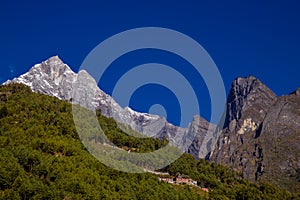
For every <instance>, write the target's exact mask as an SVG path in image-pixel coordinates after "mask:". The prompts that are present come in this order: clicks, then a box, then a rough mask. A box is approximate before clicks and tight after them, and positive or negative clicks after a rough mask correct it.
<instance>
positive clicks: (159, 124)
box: [4, 56, 214, 158]
mask: <svg viewBox="0 0 300 200" xmlns="http://www.w3.org/2000/svg"><path fill="white" fill-rule="evenodd" d="M10 83H22V84H25V85H28V86H30V88H31V89H32V91H34V92H38V93H42V94H47V95H50V96H54V97H57V98H59V99H63V100H67V101H73V102H74V103H77V104H80V105H82V106H85V107H87V108H89V109H92V110H95V109H100V110H101V112H102V114H103V115H104V116H107V117H112V118H114V119H115V120H116V121H118V122H120V123H123V124H126V125H128V126H130V127H131V128H132V129H134V130H136V131H138V132H140V133H142V134H144V135H146V136H148V137H157V138H163V137H167V138H168V139H169V140H170V142H171V143H173V144H175V145H176V146H178V145H180V146H182V147H181V149H182V150H183V151H185V152H189V153H191V154H192V155H193V156H195V158H204V157H205V156H206V154H207V153H208V152H210V151H211V149H212V147H211V145H209V144H208V142H209V139H210V138H211V137H212V134H213V132H214V130H213V127H214V126H213V125H211V126H210V129H209V130H208V127H209V125H210V124H209V123H208V122H207V121H206V120H205V119H203V118H201V117H195V118H194V120H193V121H192V122H191V124H189V126H188V127H187V128H181V127H176V126H174V125H172V124H170V123H168V122H167V121H166V119H165V118H163V117H159V116H157V115H150V114H147V113H139V112H136V111H133V110H131V109H130V108H128V107H126V108H122V107H120V105H119V104H118V103H117V102H115V100H114V99H113V98H112V97H110V96H109V95H107V94H105V93H104V92H103V91H102V90H101V89H100V88H99V87H98V85H97V83H96V81H95V80H94V79H93V77H92V76H90V75H89V74H88V73H87V72H86V71H79V72H78V74H76V73H75V72H73V71H72V70H71V69H70V67H68V66H67V65H66V64H64V63H63V62H62V61H61V59H60V58H59V57H58V56H54V57H51V58H49V59H48V60H46V61H44V62H42V63H40V64H36V65H35V66H34V67H32V68H31V69H30V71H29V72H27V73H25V74H23V75H21V76H20V77H18V78H14V79H13V80H8V81H7V82H5V83H4V84H10ZM74 88H76V90H74ZM194 137H195V139H194ZM188 144H192V145H191V146H189V145H188Z"/></svg>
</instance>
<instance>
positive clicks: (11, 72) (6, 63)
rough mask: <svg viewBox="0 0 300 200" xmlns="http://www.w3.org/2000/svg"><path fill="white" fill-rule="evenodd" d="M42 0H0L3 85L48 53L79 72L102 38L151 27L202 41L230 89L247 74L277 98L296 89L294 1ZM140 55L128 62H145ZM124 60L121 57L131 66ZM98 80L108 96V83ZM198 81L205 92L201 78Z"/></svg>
mask: <svg viewBox="0 0 300 200" xmlns="http://www.w3.org/2000/svg"><path fill="white" fill-rule="evenodd" d="M45 2H46V1H45ZM45 2H44V1H31V0H29V1H20V2H17V1H0V30H1V32H0V34H1V37H0V55H1V57H0V58H1V59H0V69H1V73H0V82H1V83H2V82H4V81H5V80H7V79H12V78H13V77H16V76H19V75H21V74H23V73H25V72H26V71H28V70H29V69H30V67H31V66H33V64H36V63H40V62H41V61H43V60H45V59H47V58H49V57H50V56H53V55H59V56H60V58H61V59H62V60H63V61H64V62H65V63H67V64H68V65H69V66H70V67H71V68H72V69H73V70H74V71H77V70H78V69H79V67H80V65H81V63H82V62H83V60H84V58H85V57H86V56H87V54H88V53H89V52H90V51H91V50H92V49H93V48H94V47H95V46H96V45H98V44H99V43H100V42H101V41H103V40H105V39H106V38H108V37H110V36H112V35H114V34H117V33H119V32H121V31H125V30H128V29H132V28H137V27H148V26H155V27H165V28H170V29H174V30H177V31H180V32H182V33H184V34H186V35H188V36H190V37H192V38H193V39H195V40H196V41H197V42H199V43H200V44H201V45H202V46H203V47H204V48H205V49H206V50H207V52H208V53H209V54H210V56H211V57H212V59H213V60H214V61H215V63H216V65H217V66H218V68H219V70H220V72H221V75H222V77H223V80H224V84H225V87H226V91H227V93H228V91H229V89H230V85H231V82H232V81H233V80H234V79H235V78H236V77H238V76H242V77H243V76H247V75H249V74H251V75H254V76H256V77H258V78H259V79H260V80H262V82H264V83H265V84H266V85H267V86H268V87H269V88H270V89H272V90H273V91H274V92H275V93H276V94H277V95H283V94H288V93H290V92H292V91H294V90H296V89H297V88H298V87H300V78H299V75H300V48H299V47H300V37H299V36H300V3H299V1H297V0H295V1H290V0H287V1H276V0H273V1H271V0H269V1H214V0H213V1H199V0H195V1H189V0H185V1H176V0H173V1H162V0H160V1H154V0H153V1H56V0H53V1H47V2H48V3H45ZM154 54H155V55H156V57H159V56H160V55H163V54H160V55H159V53H157V52H154ZM138 55H139V52H137V54H136V55H135V56H134V55H132V56H133V57H132V59H133V60H137V62H139V63H143V59H146V61H147V58H141V57H138ZM129 57H130V56H129ZM129 57H128V58H127V59H123V61H122V62H121V61H119V62H121V64H122V65H125V66H126V65H130V62H132V59H129ZM150 57H151V56H150ZM161 57H162V56H161ZM166 57H168V56H166ZM175 59H176V58H175ZM161 60H162V61H163V60H164V59H163V58H161ZM170 60H171V58H170V56H169V57H168V58H165V62H166V63H168V62H169V61H170ZM172 63H173V64H176V63H175V61H172V62H170V63H169V64H172ZM102 84H103V86H102V88H103V89H104V90H105V91H106V92H108V93H110V92H111V91H110V89H111V88H110V87H111V85H110V83H102ZM199 85H202V86H200V87H199V88H200V89H199V91H203V93H201V94H202V95H203V96H206V94H207V91H205V88H204V89H203V87H204V86H203V83H201V81H200V82H199ZM100 87H101V86H100ZM150 94H151V92H150ZM153 94H155V93H153ZM170 95H171V94H170ZM135 96H136V97H138V96H139V95H138V93H137V94H136V95H135ZM171 96H172V95H171ZM139 98H142V97H139ZM148 98H149V97H148ZM166 98H167V96H166ZM141 102H142V101H136V100H135V101H134V100H133V101H132V105H131V106H132V107H136V109H139V110H141V111H143V109H148V108H149V105H148V104H149V103H148V104H147V103H145V104H143V103H141ZM152 103H154V102H152ZM138 104H141V105H138ZM143 105H145V107H143ZM209 105H210V101H209V97H205V98H204V99H203V102H202V107H203V109H201V113H200V114H201V115H202V116H204V117H205V118H209V116H210V111H209V109H207V108H209ZM171 110H172V109H171ZM173 110H174V109H173ZM175 110H176V109H175ZM172 115H173V117H172V116H170V114H169V116H168V118H169V120H170V121H172V122H174V123H175V124H176V120H177V117H176V114H172Z"/></svg>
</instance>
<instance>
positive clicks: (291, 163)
mask: <svg viewBox="0 0 300 200" xmlns="http://www.w3.org/2000/svg"><path fill="white" fill-rule="evenodd" d="M10 83H22V84H25V85H28V86H29V87H30V88H31V90H32V91H34V92H38V93H42V94H46V95H50V96H54V97H57V98H59V99H62V100H67V101H74V99H73V97H74V95H75V96H76V95H79V96H78V97H79V98H76V99H77V100H78V99H79V100H80V101H79V102H76V101H75V102H74V103H80V104H81V105H84V106H85V107H88V108H90V109H100V110H101V113H102V114H103V115H104V116H107V117H112V118H114V119H115V120H116V121H118V122H120V123H122V124H125V125H128V126H130V127H131V128H132V129H134V130H136V131H138V132H140V133H142V134H144V135H145V136H150V137H157V138H163V137H166V138H168V139H169V140H170V141H174V143H175V144H176V143H178V142H179V141H184V142H185V143H186V144H190V145H188V146H184V147H183V148H182V150H183V151H185V152H187V153H189V154H191V155H193V156H194V157H195V158H197V159H199V158H207V159H209V160H211V161H212V162H216V163H220V164H224V165H226V166H228V167H230V168H232V169H233V170H235V171H236V172H238V173H240V174H242V176H243V177H245V178H247V179H249V180H252V181H259V180H266V181H271V182H273V183H275V184H277V185H280V186H283V187H286V188H293V189H295V190H300V159H299V157H300V89H298V90H296V91H295V92H293V93H291V94H289V95H286V96H281V97H278V96H276V95H275V94H274V93H273V92H272V91H271V90H270V89H269V88H268V87H267V86H266V85H264V84H263V83H262V82H261V81H260V80H258V79H257V78H255V77H253V76H248V77H245V78H237V79H235V80H234V81H233V83H232V87H231V90H230V92H229V95H228V100H227V109H226V113H225V114H224V117H225V124H224V125H218V126H217V125H213V124H211V123H209V122H208V121H207V120H205V119H204V118H202V117H200V116H195V117H194V118H193V120H192V122H191V123H190V124H189V126H188V127H187V128H181V127H177V126H174V125H172V124H171V123H169V122H167V120H166V119H165V118H163V117H160V116H157V115H151V114H147V113H139V112H136V111H133V110H132V109H130V108H128V107H126V108H122V107H121V106H120V105H119V104H118V103H117V102H116V101H115V100H114V99H113V98H112V97H111V96H109V95H107V94H106V93H105V92H103V91H102V90H101V89H100V88H99V87H98V85H97V83H96V81H95V80H94V79H93V77H92V76H91V75H89V74H88V73H87V72H86V71H79V72H78V73H75V72H73V71H72V70H71V69H70V67H68V65H66V64H65V63H63V61H62V60H61V59H60V58H59V57H58V56H54V57H51V58H49V59H48V60H46V61H44V62H42V63H40V64H36V65H35V66H33V67H32V68H31V69H30V70H29V72H27V73H25V74H23V75H21V76H20V77H17V78H14V79H13V80H8V81H7V82H5V83H4V84H10ZM73 87H77V88H76V91H77V92H78V93H77V94H74V93H73ZM83 94H84V95H83ZM76 97H77V96H76Z"/></svg>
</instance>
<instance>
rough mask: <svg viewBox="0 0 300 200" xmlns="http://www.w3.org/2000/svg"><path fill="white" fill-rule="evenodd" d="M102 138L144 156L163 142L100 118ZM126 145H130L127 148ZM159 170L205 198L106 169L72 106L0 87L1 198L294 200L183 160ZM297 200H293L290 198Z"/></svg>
mask: <svg viewBox="0 0 300 200" xmlns="http://www.w3.org/2000/svg"><path fill="white" fill-rule="evenodd" d="M98 118H99V121H100V123H101V125H102V127H103V130H104V132H105V134H106V135H107V137H108V138H109V139H110V140H111V141H113V142H116V143H117V144H116V145H117V146H119V147H121V148H124V149H125V148H128V149H133V150H135V151H140V152H148V151H152V150H153V149H157V148H159V147H162V146H164V145H166V143H167V141H160V140H157V139H137V138H133V137H131V136H128V135H126V134H125V133H124V132H122V131H121V130H120V129H119V128H118V127H117V126H116V123H115V122H114V121H113V120H112V119H108V118H105V117H103V116H100V115H98ZM126 142H127V143H126ZM164 171H168V172H169V173H170V174H172V175H176V174H177V173H180V174H185V175H188V176H189V177H191V178H193V179H194V180H197V181H198V183H199V185H200V186H202V187H208V188H209V189H210V193H209V194H206V193H205V192H202V191H199V190H197V189H195V188H190V187H189V186H178V185H170V184H167V183H164V182H160V181H159V180H158V178H157V176H155V175H152V174H150V173H142V174H132V173H125V172H120V171H116V170H113V169H111V168H109V167H106V166H105V165H103V164H102V163H101V162H99V161H98V160H97V159H95V158H94V157H93V156H92V155H91V154H89V153H88V152H87V150H86V149H85V147H84V146H83V144H82V143H81V141H80V140H79V137H78V134H77V132H76V128H75V125H74V121H73V116H72V105H71V104H70V103H68V102H66V101H61V100H58V99H57V98H54V97H49V96H46V95H41V94H37V93H33V92H31V90H30V89H29V88H28V87H26V86H23V85H20V84H12V85H8V86H1V87H0V199H208V198H210V199H291V198H292V196H293V195H292V194H290V193H288V192H285V191H283V190H280V189H279V188H276V187H274V186H272V185H268V184H260V185H257V184H252V183H249V182H247V181H244V180H241V179H236V178H234V175H233V174H232V172H230V171H229V170H227V169H226V168H224V167H222V166H220V165H215V164H210V163H208V162H206V161H203V160H200V161H197V160H195V159H194V158H193V157H191V156H189V155H186V154H184V155H183V156H182V157H181V158H180V159H179V160H177V161H176V162H175V163H173V164H171V165H170V166H168V167H166V168H165V169H164ZM294 197H295V198H296V196H294Z"/></svg>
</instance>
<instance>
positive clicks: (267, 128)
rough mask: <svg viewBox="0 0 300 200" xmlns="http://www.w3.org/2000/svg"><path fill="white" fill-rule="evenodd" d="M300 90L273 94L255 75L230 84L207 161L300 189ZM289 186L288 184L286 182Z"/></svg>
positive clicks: (249, 176) (247, 175)
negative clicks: (222, 120) (223, 116)
mask: <svg viewBox="0 0 300 200" xmlns="http://www.w3.org/2000/svg"><path fill="white" fill-rule="evenodd" d="M299 94H300V90H299V89H298V90H296V91H295V92H293V93H291V94H290V95H287V96H281V97H277V96H276V95H275V94H274V93H273V92H272V91H271V90H270V89H269V88H268V87H267V86H266V85H264V84H263V83H262V82H261V81H260V80H258V79H257V78H255V77H253V76H248V77H246V78H237V79H236V80H234V81H233V83H232V88H231V90H230V93H229V96H228V100H227V112H226V119H225V125H224V128H223V130H222V131H221V134H220V137H219V139H218V141H217V144H216V147H215V150H214V152H213V154H212V156H211V158H210V159H211V160H212V161H214V162H217V163H220V164H224V165H227V166H229V167H231V168H232V169H234V170H236V171H238V172H240V173H242V174H243V176H244V177H245V178H247V179H249V180H252V181H256V180H257V181H259V180H265V181H271V182H273V183H276V184H278V185H281V186H288V185H289V186H290V185H295V187H298V188H300V184H299V181H300V180H297V178H295V177H297V176H298V175H297V172H298V171H299V169H300V161H299V157H300V154H299V152H300V149H299V146H300V131H299V130H300V123H299V121H300V95H299ZM289 186H288V187H289Z"/></svg>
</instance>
